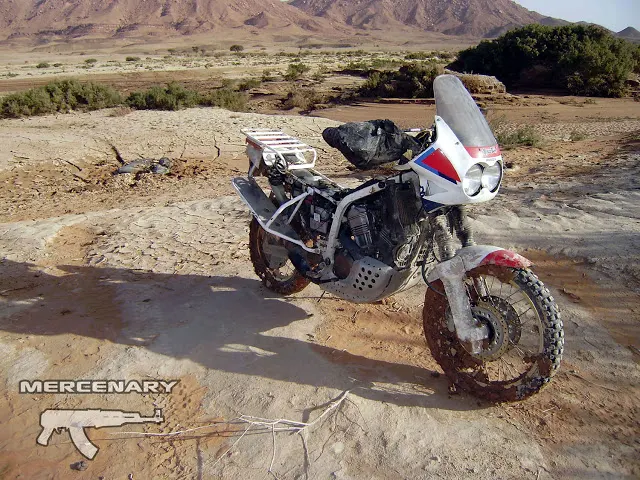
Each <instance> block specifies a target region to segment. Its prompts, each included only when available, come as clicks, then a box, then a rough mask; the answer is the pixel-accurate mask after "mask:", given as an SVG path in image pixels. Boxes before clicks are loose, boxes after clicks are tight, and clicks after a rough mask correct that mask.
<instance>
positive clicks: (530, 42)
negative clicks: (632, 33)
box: [450, 25, 640, 97]
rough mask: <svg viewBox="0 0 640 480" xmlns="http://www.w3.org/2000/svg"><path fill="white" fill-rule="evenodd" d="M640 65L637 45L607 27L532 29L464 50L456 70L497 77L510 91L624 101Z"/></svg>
mask: <svg viewBox="0 0 640 480" xmlns="http://www.w3.org/2000/svg"><path fill="white" fill-rule="evenodd" d="M639 62H640V52H639V50H638V48H637V47H636V46H635V45H632V44H631V43H629V42H627V41H625V40H622V39H619V38H616V37H614V36H613V35H611V33H609V32H608V31H606V30H604V29H603V28H600V27H597V26H593V25H589V26H583V25H567V26H563V27H546V26H542V25H528V26H526V27H523V28H519V29H515V30H511V31H510V32H508V33H506V34H505V35H503V36H502V37H500V38H498V39H496V40H491V41H483V42H481V43H480V44H479V45H478V46H476V47H472V48H469V49H467V50H464V51H463V52H461V53H460V55H459V56H458V60H456V61H455V62H453V63H452V64H451V65H450V68H452V69H454V70H458V71H461V72H473V73H481V74H486V75H494V76H496V77H498V79H500V80H501V81H502V82H504V83H505V85H507V87H513V86H519V85H522V86H533V87H552V88H561V89H564V90H567V91H569V92H570V93H572V94H574V95H587V96H604V97H620V96H622V95H624V94H625V93H626V85H625V82H626V80H627V77H628V75H629V74H630V73H631V72H632V71H634V70H637V69H638V68H639Z"/></svg>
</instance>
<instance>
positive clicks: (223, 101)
mask: <svg viewBox="0 0 640 480" xmlns="http://www.w3.org/2000/svg"><path fill="white" fill-rule="evenodd" d="M248 100H249V97H248V95H247V94H246V93H245V92H238V91H236V90H234V89H232V88H230V87H222V88H218V89H216V90H213V91H212V92H211V93H210V94H209V95H207V96H206V97H204V99H203V101H202V104H203V105H206V106H210V107H220V108H224V109H226V110H231V111H233V112H245V111H246V110H247V102H248Z"/></svg>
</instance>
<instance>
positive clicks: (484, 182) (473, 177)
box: [462, 162, 502, 197]
mask: <svg viewBox="0 0 640 480" xmlns="http://www.w3.org/2000/svg"><path fill="white" fill-rule="evenodd" d="M501 181H502V165H501V164H500V162H496V163H494V164H493V165H492V166H490V167H489V166H487V167H482V165H480V164H477V163H476V164H475V165H474V166H473V167H471V168H470V169H469V170H468V171H467V174H466V175H465V176H464V178H463V179H462V188H463V189H464V193H466V194H467V195H469V196H470V197H473V196H474V195H477V194H478V193H480V190H482V188H483V187H484V188H486V189H488V190H489V191H491V192H494V191H496V190H497V189H498V187H499V186H500V182H501Z"/></svg>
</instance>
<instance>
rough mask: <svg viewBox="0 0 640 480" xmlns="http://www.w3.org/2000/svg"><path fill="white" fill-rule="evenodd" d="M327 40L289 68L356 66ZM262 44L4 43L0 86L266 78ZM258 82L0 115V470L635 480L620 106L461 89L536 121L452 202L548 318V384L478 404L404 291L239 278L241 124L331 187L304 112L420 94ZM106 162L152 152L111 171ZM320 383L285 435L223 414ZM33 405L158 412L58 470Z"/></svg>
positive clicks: (336, 167) (517, 120) (634, 150)
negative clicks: (237, 96) (535, 290)
mask: <svg viewBox="0 0 640 480" xmlns="http://www.w3.org/2000/svg"><path fill="white" fill-rule="evenodd" d="M440 48H444V47H443V46H442V45H441V46H440ZM130 50H131V51H130ZM373 51H374V49H372V52H373ZM346 52H347V53H346V54H345V52H343V51H341V50H336V51H335V52H334V53H325V54H319V53H318V54H315V53H314V54H308V55H307V57H308V58H307V57H305V58H304V59H303V60H304V62H305V63H307V64H309V65H310V66H311V67H312V72H311V73H310V74H309V75H311V74H312V73H319V75H318V76H317V79H316V80H306V81H303V87H304V88H313V89H314V90H315V91H319V92H321V93H323V92H331V91H333V92H335V91H339V90H340V89H342V88H346V87H348V86H351V85H357V84H358V83H359V82H362V79H361V78H360V77H358V76H353V75H348V74H335V73H333V72H334V71H335V70H336V66H338V65H341V64H346V63H348V62H354V61H358V58H357V56H358V55H365V54H363V53H354V52H353V51H351V53H349V50H348V49H347V50H346ZM134 54H135V55H136V56H137V57H138V59H137V60H135V61H127V60H126V58H125V56H129V55H134ZM276 54H277V52H276V51H265V52H264V55H261V56H246V57H241V56H237V57H234V56H230V55H220V56H219V57H215V56H213V57H206V56H202V55H201V56H179V55H178V56H176V55H166V54H163V55H159V54H158V53H157V51H149V52H142V51H141V52H136V51H134V49H133V48H131V49H129V50H127V49H120V50H118V51H107V52H105V51H104V50H100V51H98V52H97V53H95V54H91V52H89V53H86V52H81V51H79V50H78V51H77V52H75V53H74V52H61V53H59V54H54V53H51V52H36V53H34V52H33V51H29V52H25V53H20V52H17V53H16V52H11V53H4V54H3V55H2V56H1V57H0V61H1V62H2V63H1V64H0V93H2V94H5V93H10V92H16V91H21V90H24V89H26V88H30V87H32V86H35V85H42V84H45V83H47V82H48V81H50V80H52V79H54V78H61V77H67V76H71V77H74V78H79V79H81V80H83V81H84V80H87V79H91V80H93V81H100V82H105V83H110V84H113V85H115V86H116V87H118V88H120V89H121V90H123V91H125V92H128V91H131V90H135V89H140V88H143V87H146V86H149V85H153V84H157V83H166V82H168V81H172V80H176V81H180V82H182V83H184V84H186V85H192V86H198V85H199V86H202V85H205V86H206V85H208V84H215V83H219V82H222V81H224V80H225V79H232V80H233V79H244V78H247V77H250V76H252V75H253V76H260V75H262V74H263V72H264V70H265V69H270V70H272V71H273V72H274V74H275V75H281V74H282V73H283V72H284V71H285V70H286V67H287V64H288V63H289V62H290V58H289V57H286V56H277V55H276ZM370 54H371V52H368V53H366V55H370ZM394 55H398V52H397V51H395V52H380V53H379V57H380V58H387V57H393V56H394ZM92 57H95V58H96V60H97V62H95V63H96V64H95V66H89V65H91V64H88V63H86V59H87V58H92ZM44 61H46V62H48V63H49V64H50V65H51V66H49V67H43V68H37V67H36V65H37V64H38V63H40V62H44ZM55 63H60V64H61V65H60V66H58V67H54V66H53V65H54V64H55ZM283 88H285V87H284V86H283V85H280V86H278V84H277V83H276V84H274V85H271V86H264V85H262V86H259V87H255V88H254V89H253V90H250V93H251V95H252V101H251V102H250V104H249V106H250V111H249V112H242V113H241V112H229V111H226V110H223V109H219V108H191V109H185V110H179V111H175V112H161V111H132V110H129V109H123V108H120V107H119V108H115V109H106V110H100V111H95V112H89V113H77V112H75V113H68V114H56V115H48V116H43V117H30V118H22V119H5V120H0V144H1V145H2V148H1V149H0V185H1V188H0V365H1V366H2V367H1V368H0V372H2V378H0V382H2V384H3V387H4V388H3V390H2V394H1V395H0V423H1V425H2V428H1V429H0V478H6V479H13V478H21V479H50V478H55V479H69V478H77V479H98V478H103V479H126V478H135V479H152V478H154V479H155V478H167V479H174V478H184V479H191V478H198V479H213V478H225V479H227V478H228V479H246V478H269V477H271V478H281V479H304V478H309V479H312V478H313V479H316V478H317V479H324V478H335V479H364V478H370V479H374V478H375V479H388V478H412V479H418V478H420V479H431V478H447V479H472V478H504V479H514V478H519V479H520V478H522V479H525V478H527V479H535V480H538V479H565V478H576V479H578V478H579V479H586V478H590V479H591V478H592V479H596V478H598V479H599V478H603V479H605V478H606V479H614V478H615V479H631V478H638V476H640V457H639V456H638V451H639V450H640V403H639V400H638V399H639V398H640V370H639V368H638V362H639V361H640V350H639V348H640V335H639V330H638V322H639V320H640V253H639V252H640V108H639V106H640V104H639V103H638V102H636V101H634V99H632V98H626V99H600V98H599V99H588V100H587V99H585V98H578V97H567V96H563V95H561V94H553V93H543V94H541V93H539V92H517V93H516V94H512V93H508V94H501V95H492V96H485V97H482V98H481V99H479V101H480V102H481V103H482V106H483V108H484V109H485V110H486V111H487V112H488V115H489V117H490V118H494V119H497V120H499V121H497V122H496V125H499V128H501V129H504V130H506V131H509V130H517V129H519V128H522V127H525V126H530V127H531V128H532V129H533V131H535V133H536V135H538V136H539V138H540V141H539V142H538V143H537V146H535V147H515V148H512V149H509V150H507V151H506V152H505V161H506V165H507V170H506V176H505V181H504V185H503V187H502V190H501V192H500V194H499V196H498V197H497V199H496V200H495V201H493V202H491V203H488V204H483V205H479V206H475V207H472V208H471V209H470V215H471V218H472V223H473V226H474V228H475V230H476V232H477V233H476V236H477V239H478V240H479V241H480V242H482V243H487V244H495V245H499V246H502V247H505V248H511V249H514V250H516V251H518V252H520V253H521V254H523V255H524V256H526V257H528V258H530V259H532V260H533V261H534V262H535V271H536V273H537V274H538V275H539V276H540V278H541V279H542V280H543V281H544V282H545V284H546V285H547V286H548V287H549V288H550V290H551V291H552V294H553V296H554V297H555V299H556V301H557V303H558V305H559V307H560V309H561V312H562V318H563V321H564V327H565V333H566V349H565V355H564V360H563V364H562V367H561V370H560V371H559V373H558V374H557V375H556V377H555V378H554V380H553V382H552V383H551V385H550V386H549V387H548V388H546V389H545V390H544V391H543V392H542V393H540V394H539V395H537V396H535V397H533V398H532V399H530V400H527V401H524V402H521V403H514V404H489V403H486V402H482V401H479V400H477V399H475V398H473V397H471V396H469V395H467V394H465V393H464V392H455V391H452V390H451V389H450V385H449V382H448V381H447V379H446V378H445V377H444V375H442V374H441V370H440V369H439V367H438V365H437V364H436V362H435V361H434V360H433V359H432V358H431V356H430V354H429V350H428V348H427V346H426V343H425V340H424V336H423V333H422V320H421V319H422V313H421V312H422V304H423V299H424V294H425V288H426V287H424V286H422V285H420V286H417V287H414V288H413V289H411V290H410V291H408V292H405V293H403V294H400V295H397V296H395V297H393V298H391V299H389V300H388V301H385V302H383V303H380V304H373V305H354V304H350V303H347V302H344V301H341V300H339V299H336V298H333V297H332V296H331V295H324V296H321V291H320V290H319V288H317V287H315V286H310V287H308V288H307V289H306V290H304V291H303V292H301V293H299V294H296V295H294V296H292V297H289V298H284V297H280V296H277V295H274V294H272V293H270V292H269V291H268V290H266V289H265V288H264V287H263V286H262V285H261V283H260V282H259V279H258V278H257V277H256V276H255V275H254V273H253V269H252V266H251V263H250V260H249V251H248V224H249V220H250V214H249V212H248V211H247V209H246V208H245V207H244V205H243V204H242V202H241V201H240V199H239V198H238V197H237V196H236V195H234V191H233V189H232V187H231V183H230V181H231V179H232V178H233V177H234V176H239V175H243V174H245V172H246V170H247V168H248V161H247V159H246V156H245V153H244V148H245V146H244V139H243V135H242V134H241V132H240V129H241V128H243V127H269V128H271V127H273V128H279V129H283V130H284V131H286V132H288V133H291V134H293V135H296V136H298V137H299V138H300V139H302V140H303V141H305V142H307V143H309V144H310V145H312V146H314V147H316V148H317V149H318V152H319V159H318V163H317V165H316V167H317V169H318V170H320V171H321V172H323V173H325V174H327V175H329V176H331V177H333V178H335V179H336V180H338V181H339V182H342V183H344V184H357V182H359V181H364V180H366V179H368V178H370V177H369V176H368V175H367V174H366V173H363V172H358V171H354V170H353V169H351V168H349V167H350V166H349V164H348V162H346V160H344V159H343V158H342V157H341V156H340V154H339V153H338V152H337V151H335V150H332V149H331V148H329V147H328V146H326V145H324V144H323V140H322V136H321V133H322V130H323V129H324V128H326V127H328V126H334V125H337V124H339V123H340V122H345V121H359V120H369V119H375V118H390V119H392V120H394V121H396V122H397V123H398V124H399V125H401V126H403V127H406V128H409V127H426V126H428V125H430V123H431V122H432V121H433V115H434V113H435V107H434V106H432V105H429V104H428V102H423V103H421V102H408V101H385V102H376V101H373V100H367V101H357V102H346V103H340V104H338V103H335V104H332V103H328V104H323V105H320V106H319V108H312V109H310V110H309V111H305V112H304V113H300V108H297V107H295V106H294V107H293V108H292V109H290V110H286V111H284V110H282V109H280V108H278V105H279V103H281V97H282V92H283ZM336 89H337V90H336ZM118 156H120V158H122V159H124V160H126V161H131V160H135V159H139V158H160V157H168V158H170V159H171V160H172V161H173V166H172V169H171V172H170V173H169V174H168V175H153V174H139V175H133V174H123V175H115V174H114V172H115V170H117V168H118V167H119V166H120V161H119V160H118ZM41 378H43V379H46V378H55V379H175V380H179V382H180V383H179V384H178V386H177V387H176V388H175V390H174V391H173V392H172V393H171V394H169V395H164V394H148V395H139V394H126V395H125V394H122V395H106V394H90V395H71V394H39V395H25V394H19V393H18V383H19V381H20V380H24V379H41ZM345 392H348V393H346V396H345ZM338 398H342V399H343V401H342V402H341V403H340V405H339V406H338V407H337V408H334V409H333V410H331V411H330V412H329V413H328V414H327V415H325V416H324V417H322V418H321V419H320V420H319V421H318V422H316V423H314V424H313V425H312V426H310V427H309V428H308V429H306V430H305V431H304V432H301V433H294V432H286V431H285V432H276V431H275V430H273V429H272V428H270V427H269V426H266V427H265V426H264V425H262V426H259V425H254V424H249V423H246V422H243V421H242V420H239V418H240V417H242V416H243V415H245V416H253V417H260V418H266V419H274V420H275V419H283V418H284V419H289V420H293V421H298V422H313V421H314V419H316V418H318V417H319V416H320V415H322V414H323V412H325V411H326V409H327V408H330V407H331V406H332V403H331V402H332V401H334V400H336V399H338ZM47 408H66V409H74V408H76V409H79V408H103V409H119V410H124V411H135V412H141V413H144V414H145V415H151V414H152V413H153V410H154V409H155V408H161V409H162V411H163V414H164V416H165V422H164V423H162V424H160V425H144V426H136V425H125V426H123V427H121V428H109V429H92V428H89V429H87V435H88V436H89V438H90V439H91V441H92V442H94V443H95V444H96V445H97V446H98V447H99V448H100V450H99V453H98V454H97V456H96V458H95V459H94V460H92V461H87V464H88V468H87V469H86V470H83V471H75V470H72V469H70V465H71V464H74V463H76V462H79V461H81V460H83V458H82V456H81V455H80V453H79V452H78V451H77V450H76V449H75V448H74V446H73V445H72V444H71V442H70V438H69V436H68V433H66V432H62V434H59V435H58V434H54V435H53V437H52V440H51V442H50V444H49V446H47V447H43V446H39V445H37V444H36V441H35V439H36V437H37V436H38V434H39V432H40V426H39V416H40V413H41V412H42V411H43V410H45V409H47ZM182 431H186V432H185V433H181V434H179V433H178V434H176V432H182ZM157 434H164V435H157Z"/></svg>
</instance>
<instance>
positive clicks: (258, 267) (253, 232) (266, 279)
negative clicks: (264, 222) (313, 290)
mask: <svg viewBox="0 0 640 480" xmlns="http://www.w3.org/2000/svg"><path fill="white" fill-rule="evenodd" d="M265 235H267V232H266V231H265V230H264V229H263V228H262V227H261V226H260V224H259V223H258V221H257V220H256V219H255V218H252V219H251V224H250V225H249V254H250V256H251V263H253V269H254V270H255V272H256V275H258V277H260V280H262V284H263V285H264V286H265V287H267V288H268V289H269V290H271V291H272V292H276V293H279V294H281V295H292V294H294V293H298V292H301V291H302V290H304V289H305V288H306V287H307V285H309V283H310V280H309V279H307V278H305V277H303V276H302V275H301V274H300V273H299V272H298V271H297V270H294V271H293V273H292V274H291V276H289V277H288V278H282V277H280V276H279V275H278V273H277V271H275V270H274V269H272V268H269V264H268V262H267V260H266V258H265V255H264V252H263V251H262V242H263V240H264V236H265Z"/></svg>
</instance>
